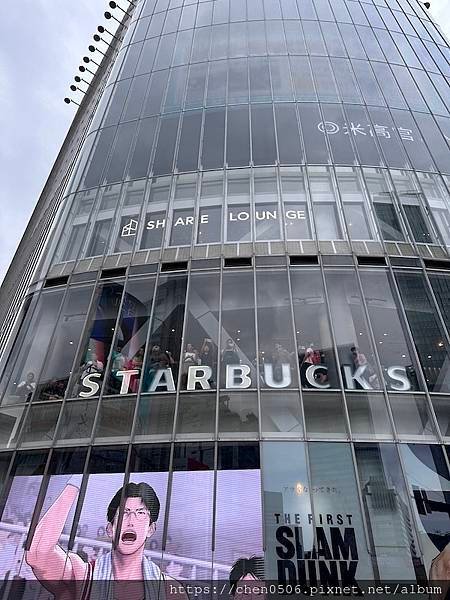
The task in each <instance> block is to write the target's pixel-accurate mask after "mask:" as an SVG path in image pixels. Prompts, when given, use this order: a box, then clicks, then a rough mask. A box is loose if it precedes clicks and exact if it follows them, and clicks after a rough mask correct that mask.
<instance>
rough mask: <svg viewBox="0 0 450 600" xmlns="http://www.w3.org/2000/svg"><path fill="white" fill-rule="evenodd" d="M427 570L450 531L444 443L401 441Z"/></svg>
mask: <svg viewBox="0 0 450 600" xmlns="http://www.w3.org/2000/svg"><path fill="white" fill-rule="evenodd" d="M399 449H400V452H401V455H402V458H403V463H404V468H405V471H406V481H407V484H408V491H409V495H410V500H411V503H412V506H413V512H414V517H415V519H416V526H417V530H418V532H419V538H420V545H421V548H422V553H423V559H424V562H425V568H426V571H427V573H428V572H429V571H430V567H431V562H432V561H433V560H434V559H435V558H436V557H437V556H438V555H439V553H440V552H442V551H443V550H444V548H445V546H446V545H447V543H448V538H449V535H450V515H449V513H448V510H447V507H448V495H449V492H450V485H449V479H450V478H449V473H448V467H447V464H446V462H445V459H444V455H443V451H442V448H441V447H440V446H431V445H427V444H408V445H406V444H400V445H399Z"/></svg>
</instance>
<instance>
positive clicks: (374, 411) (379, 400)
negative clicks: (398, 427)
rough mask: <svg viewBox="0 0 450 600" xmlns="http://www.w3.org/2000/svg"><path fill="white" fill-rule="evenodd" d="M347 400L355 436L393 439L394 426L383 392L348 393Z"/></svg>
mask: <svg viewBox="0 0 450 600" xmlns="http://www.w3.org/2000/svg"><path fill="white" fill-rule="evenodd" d="M346 401H347V410H348V417H349V420H350V429H351V432H352V436H353V438H356V439H358V438H359V439H361V438H365V439H388V440H391V439H392V437H393V434H392V427H391V424H390V419H389V413H388V409H387V406H386V399H385V397H384V395H383V394H375V393H360V394H351V393H347V394H346Z"/></svg>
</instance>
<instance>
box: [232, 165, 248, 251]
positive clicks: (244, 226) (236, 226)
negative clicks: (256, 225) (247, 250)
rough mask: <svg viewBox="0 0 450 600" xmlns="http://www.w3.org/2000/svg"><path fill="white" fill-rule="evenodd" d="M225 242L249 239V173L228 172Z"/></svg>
mask: <svg viewBox="0 0 450 600" xmlns="http://www.w3.org/2000/svg"><path fill="white" fill-rule="evenodd" d="M226 228H227V234H226V240H227V242H244V241H249V240H250V239H251V219H250V173H249V172H248V171H247V170H242V171H229V172H228V180H227V217H226Z"/></svg>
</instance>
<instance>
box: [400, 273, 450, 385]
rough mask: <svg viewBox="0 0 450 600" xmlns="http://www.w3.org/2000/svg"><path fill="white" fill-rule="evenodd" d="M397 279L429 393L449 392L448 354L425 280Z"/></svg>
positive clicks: (409, 276) (404, 275) (416, 275)
mask: <svg viewBox="0 0 450 600" xmlns="http://www.w3.org/2000/svg"><path fill="white" fill-rule="evenodd" d="M396 279H397V283H398V286H399V288H400V295H401V297H402V300H403V305H404V307H405V312H406V316H407V318H408V322H409V326H410V328H411V332H412V336H413V340H414V344H415V346H416V350H417V353H418V355H419V360H420V364H421V365H422V370H423V372H424V375H425V380H426V382H427V385H428V389H429V390H430V391H431V392H448V391H450V365H449V350H448V348H447V344H446V341H445V336H444V332H443V331H442V328H441V325H440V323H439V320H438V317H437V315H436V309H435V307H434V304H433V302H432V300H431V298H430V296H429V292H428V290H427V289H426V285H425V282H424V280H423V277H422V275H421V274H419V273H401V272H399V273H397V274H396Z"/></svg>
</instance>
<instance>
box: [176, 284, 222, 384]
mask: <svg viewBox="0 0 450 600" xmlns="http://www.w3.org/2000/svg"><path fill="white" fill-rule="evenodd" d="M219 289H220V286H219V275H218V273H214V274H213V273H210V274H208V275H204V274H203V273H193V274H192V275H191V281H190V287H189V294H188V305H187V310H186V325H185V333H184V340H185V347H184V348H183V354H182V369H181V373H182V376H181V383H182V386H183V388H184V389H185V388H186V385H187V383H188V374H189V367H197V366H199V367H205V368H208V371H207V372H206V371H205V373H207V374H208V372H209V376H208V377H207V378H206V381H207V382H209V386H210V387H213V388H214V387H216V385H217V350H218V345H219V340H218V335H219ZM198 385H199V384H198ZM204 385H205V387H203V386H201V387H203V389H206V383H205V384H204ZM199 389H200V388H199Z"/></svg>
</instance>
